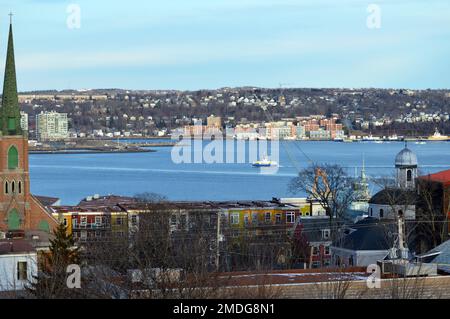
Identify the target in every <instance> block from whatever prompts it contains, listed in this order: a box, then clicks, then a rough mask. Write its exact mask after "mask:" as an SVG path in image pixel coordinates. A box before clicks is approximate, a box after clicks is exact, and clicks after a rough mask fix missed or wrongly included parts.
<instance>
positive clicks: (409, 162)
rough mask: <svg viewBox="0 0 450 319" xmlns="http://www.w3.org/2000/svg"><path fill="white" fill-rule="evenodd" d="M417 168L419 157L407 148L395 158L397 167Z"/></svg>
mask: <svg viewBox="0 0 450 319" xmlns="http://www.w3.org/2000/svg"><path fill="white" fill-rule="evenodd" d="M414 166H415V167H417V156H416V154H414V152H413V151H411V150H410V149H409V148H407V147H406V146H405V148H404V149H403V150H401V152H400V153H398V154H397V156H396V157H395V167H414Z"/></svg>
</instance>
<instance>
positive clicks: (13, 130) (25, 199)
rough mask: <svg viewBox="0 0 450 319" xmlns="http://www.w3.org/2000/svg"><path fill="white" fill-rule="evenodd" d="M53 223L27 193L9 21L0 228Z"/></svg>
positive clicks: (0, 116)
mask: <svg viewBox="0 0 450 319" xmlns="http://www.w3.org/2000/svg"><path fill="white" fill-rule="evenodd" d="M10 16H11V15H10ZM54 225H56V220H55V219H54V218H53V217H52V216H51V215H50V214H49V213H48V212H47V211H46V210H45V208H44V207H42V205H41V204H40V203H39V201H37V200H36V198H34V197H33V195H31V194H30V177H29V171H28V137H27V132H26V131H25V132H24V131H22V128H21V126H20V109H19V101H18V94H17V81H16V67H15V61H14V43H13V32H12V21H11V22H10V25H9V36H8V49H7V53H6V65H5V77H4V82H3V95H2V106H1V108H0V231H6V232H14V231H16V232H17V231H23V232H26V231H29V230H43V231H47V232H50V230H51V229H52V228H53V226H54Z"/></svg>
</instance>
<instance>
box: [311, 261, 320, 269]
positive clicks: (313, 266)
mask: <svg viewBox="0 0 450 319" xmlns="http://www.w3.org/2000/svg"><path fill="white" fill-rule="evenodd" d="M312 268H320V261H314V262H313V263H312Z"/></svg>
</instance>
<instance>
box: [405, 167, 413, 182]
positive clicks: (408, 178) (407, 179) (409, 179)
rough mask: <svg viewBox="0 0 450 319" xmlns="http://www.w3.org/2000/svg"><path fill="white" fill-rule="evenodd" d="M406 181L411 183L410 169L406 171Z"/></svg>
mask: <svg viewBox="0 0 450 319" xmlns="http://www.w3.org/2000/svg"><path fill="white" fill-rule="evenodd" d="M406 181H408V182H411V181H412V171H411V170H410V169H409V170H407V171H406Z"/></svg>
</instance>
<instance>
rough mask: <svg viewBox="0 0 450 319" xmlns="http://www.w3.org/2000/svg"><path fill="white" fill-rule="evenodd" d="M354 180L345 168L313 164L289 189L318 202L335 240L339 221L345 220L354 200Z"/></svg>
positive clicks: (300, 174)
mask: <svg viewBox="0 0 450 319" xmlns="http://www.w3.org/2000/svg"><path fill="white" fill-rule="evenodd" d="M352 182H353V181H352V179H351V178H350V177H349V176H348V175H347V173H346V171H345V170H344V168H342V167H341V166H339V165H334V164H333V165H332V164H317V163H315V164H312V165H311V166H309V167H307V168H305V169H304V170H302V171H301V172H300V173H299V174H298V177H296V178H294V179H293V180H292V181H291V183H290V185H289V189H290V191H291V192H292V193H299V192H300V193H306V194H307V195H308V198H310V199H311V200H313V201H316V202H318V203H319V204H320V205H321V206H322V208H323V209H324V210H325V212H326V215H327V216H328V217H329V222H330V229H331V236H332V238H335V236H336V234H337V229H338V221H342V220H344V219H345V218H346V217H347V216H346V212H347V209H348V207H349V205H350V204H351V202H352V201H353V198H354V190H353V187H352V186H353V185H352Z"/></svg>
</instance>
